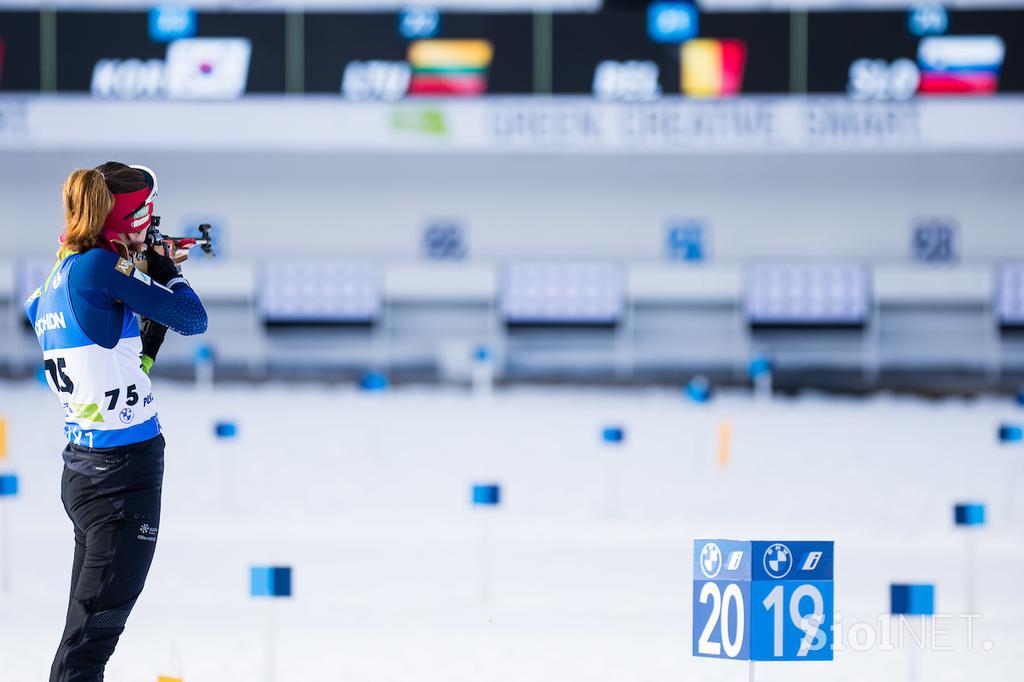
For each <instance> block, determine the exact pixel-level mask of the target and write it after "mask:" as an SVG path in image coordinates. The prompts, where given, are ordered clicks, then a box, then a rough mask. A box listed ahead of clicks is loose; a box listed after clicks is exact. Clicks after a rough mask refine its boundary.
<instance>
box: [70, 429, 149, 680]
mask: <svg viewBox="0 0 1024 682" xmlns="http://www.w3.org/2000/svg"><path fill="white" fill-rule="evenodd" d="M163 476H164V437H163V436H157V437H156V438H153V439H151V440H148V441H145V442H143V443H136V444H134V445H128V446H124V447H119V448H105V449H100V448H95V449H94V448H84V447H80V446H76V445H71V444H70V443H69V444H68V446H67V448H65V449H64V476H63V480H62V481H61V499H62V500H63V502H64V509H65V510H67V513H68V516H69V517H70V518H71V521H72V523H73V524H74V527H75V561H74V566H73V568H72V572H71V599H70V602H69V604H68V615H67V624H66V626H65V628H64V636H63V638H62V639H61V642H60V648H59V649H57V655H56V657H55V658H54V660H53V667H52V668H51V670H50V682H99V681H100V680H102V679H103V669H104V668H105V667H106V665H107V660H108V659H109V658H110V655H111V654H112V653H114V647H115V646H117V640H118V638H119V637H120V636H121V633H122V632H124V625H125V622H126V621H127V619H128V614H129V613H131V610H132V607H133V606H135V600H136V599H138V598H139V595H140V594H141V593H142V587H143V585H144V584H145V582H146V575H147V574H148V573H149V566H150V564H151V563H152V561H153V552H154V550H155V549H156V539H157V533H158V531H159V528H160V491H161V485H162V482H163Z"/></svg>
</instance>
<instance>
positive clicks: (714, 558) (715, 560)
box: [700, 542, 722, 578]
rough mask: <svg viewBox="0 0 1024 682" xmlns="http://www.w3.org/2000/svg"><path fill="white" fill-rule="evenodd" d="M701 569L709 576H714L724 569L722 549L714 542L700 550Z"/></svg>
mask: <svg viewBox="0 0 1024 682" xmlns="http://www.w3.org/2000/svg"><path fill="white" fill-rule="evenodd" d="M700 570H701V573H703V574H704V576H705V577H707V578H714V577H715V576H716V575H718V572H719V571H721V570H722V550H721V549H719V548H718V545H716V544H715V543H713V542H709V543H708V544H706V545H704V547H703V548H702V549H701V550H700Z"/></svg>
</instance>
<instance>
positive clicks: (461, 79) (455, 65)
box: [409, 40, 494, 96]
mask: <svg viewBox="0 0 1024 682" xmlns="http://www.w3.org/2000/svg"><path fill="white" fill-rule="evenodd" d="M493 56H494V48H493V47H492V46H491V43H490V41H487V40H417V41H414V42H413V43H412V44H411V45H409V64H410V65H411V66H412V80H411V82H410V83H409V94H410V95H449V96H452V95H461V96H473V95H481V94H483V93H484V92H486V90H487V69H488V67H490V65H491V58H492V57H493Z"/></svg>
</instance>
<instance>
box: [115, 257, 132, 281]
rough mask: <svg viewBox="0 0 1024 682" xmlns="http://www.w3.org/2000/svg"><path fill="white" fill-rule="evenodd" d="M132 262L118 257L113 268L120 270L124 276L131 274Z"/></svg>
mask: <svg viewBox="0 0 1024 682" xmlns="http://www.w3.org/2000/svg"><path fill="white" fill-rule="evenodd" d="M133 267H134V266H133V265H132V262H131V261H130V260H128V259H126V258H118V259H117V263H116V264H115V265H114V269H115V270H117V271H118V272H120V273H121V274H122V275H124V276H125V277H131V276H132V268H133Z"/></svg>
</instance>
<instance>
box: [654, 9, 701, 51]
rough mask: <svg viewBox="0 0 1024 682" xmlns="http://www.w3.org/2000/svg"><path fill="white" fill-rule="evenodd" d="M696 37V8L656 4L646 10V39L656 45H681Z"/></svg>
mask: <svg viewBox="0 0 1024 682" xmlns="http://www.w3.org/2000/svg"><path fill="white" fill-rule="evenodd" d="M696 36H697V6H696V5H694V4H692V3H689V2H656V3H654V4H652V5H650V6H649V7H648V8H647V37H648V38H650V39H651V40H652V41H654V42H656V43H682V42H685V41H687V40H689V39H690V38H694V37H696Z"/></svg>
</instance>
